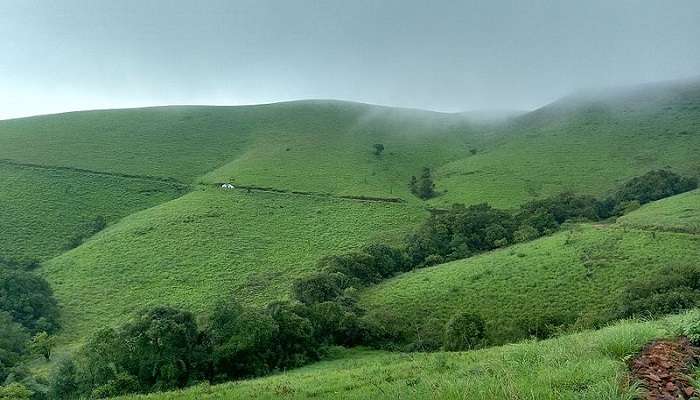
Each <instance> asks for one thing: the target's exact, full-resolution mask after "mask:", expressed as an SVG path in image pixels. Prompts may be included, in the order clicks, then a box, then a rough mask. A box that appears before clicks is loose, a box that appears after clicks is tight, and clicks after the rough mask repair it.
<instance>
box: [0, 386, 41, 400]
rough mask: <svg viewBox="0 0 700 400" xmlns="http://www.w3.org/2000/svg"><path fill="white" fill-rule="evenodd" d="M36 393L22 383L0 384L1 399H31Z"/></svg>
mask: <svg viewBox="0 0 700 400" xmlns="http://www.w3.org/2000/svg"><path fill="white" fill-rule="evenodd" d="M33 394H34V393H33V392H32V391H31V390H29V389H28V388H27V387H26V386H24V385H22V384H21V383H17V382H13V383H10V384H9V385H7V386H0V400H29V399H31V398H32V395H33Z"/></svg>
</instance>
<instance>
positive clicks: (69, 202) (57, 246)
mask: <svg viewBox="0 0 700 400" xmlns="http://www.w3.org/2000/svg"><path fill="white" fill-rule="evenodd" d="M0 181H1V182H2V190H0V205H2V206H1V207H0V226H1V227H2V229H0V257H2V258H19V259H27V258H37V259H40V260H47V259H49V258H51V257H54V256H56V255H59V254H60V253H63V252H64V251H66V246H67V245H68V244H69V242H70V240H71V238H72V237H74V236H75V235H76V234H80V233H82V232H83V231H84V230H85V224H86V223H89V222H90V221H93V220H94V219H95V217H96V216H98V215H101V216H104V217H105V218H106V219H107V221H108V222H110V223H112V222H115V221H117V220H119V219H120V218H122V217H124V216H126V215H129V214H131V213H133V212H136V211H138V210H142V209H145V208H148V207H151V206H153V205H156V204H159V203H162V202H165V201H168V200H171V199H173V198H175V197H177V196H179V195H181V194H182V193H183V191H184V190H185V189H184V188H183V187H182V186H179V185H175V184H170V183H165V182H154V181H148V180H142V179H130V178H123V177H116V176H108V175H94V174H85V173H78V172H74V171H66V170H51V169H42V168H28V167H22V166H17V165H12V164H7V163H0Z"/></svg>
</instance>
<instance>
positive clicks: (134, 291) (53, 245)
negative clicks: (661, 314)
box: [0, 82, 700, 398]
mask: <svg viewBox="0 0 700 400" xmlns="http://www.w3.org/2000/svg"><path fill="white" fill-rule="evenodd" d="M377 143H381V144H383V145H384V146H385V150H384V152H382V153H381V154H379V155H377V154H374V153H373V151H374V149H373V145H374V144H377ZM660 149H662V150H663V151H661V150H660ZM698 154H700V83H697V82H695V83H683V84H679V83H667V84H661V85H655V86H647V87H641V88H634V89H623V90H618V91H615V92H604V93H594V94H591V93H586V94H578V95H575V96H571V97H568V98H564V99H562V100H560V101H557V102H555V103H553V104H551V105H548V106H545V107H543V108H542V109H539V110H536V111H533V112H530V113H525V114H523V115H517V116H514V117H510V118H508V119H506V120H500V121H488V122H484V121H479V122H477V121H472V120H470V119H469V117H468V116H467V115H465V114H444V113H434V112H427V111H419V110H406V109H395V108H390V107H380V106H372V105H366V104H357V103H349V102H340V101H320V100H316V101H299V102H290V103H278V104H268V105H258V106H242V107H207V106H196V107H194V106H175V107H154V108H144V109H128V110H106V111H87V112H75V113H67V114H59V115H49V116H39V117H32V118H22V119H16V120H8V121H0V160H1V161H0V178H2V184H3V187H4V188H3V190H2V191H1V192H0V226H2V227H3V229H2V230H1V231H0V257H10V258H13V257H17V258H38V259H40V260H42V261H44V263H43V266H42V268H41V269H40V270H39V271H38V272H39V273H40V274H41V275H42V276H44V277H45V278H46V279H47V280H48V281H49V282H50V283H51V285H52V286H53V288H54V290H55V292H56V296H57V297H58V299H59V302H60V304H61V307H62V313H63V317H62V318H63V326H64V329H63V332H62V333H61V335H62V338H61V342H62V343H64V344H75V343H79V342H81V341H82V340H83V339H84V338H85V337H86V335H88V334H89V333H90V332H92V331H94V330H95V329H97V328H99V327H102V326H105V325H111V324H114V323H117V322H119V321H122V320H123V319H124V318H125V317H126V316H128V315H129V313H130V312H132V311H134V310H135V309H137V308H140V307H143V306H147V305H153V304H157V303H168V304H173V305H179V306H183V307H186V308H188V309H191V310H193V311H195V312H199V311H203V310H206V309H207V308H208V307H209V306H211V305H212V304H213V303H214V302H216V301H217V300H219V299H221V298H223V297H227V296H235V297H237V298H239V299H240V300H242V301H243V303H246V304H255V305H262V304H265V303H267V302H270V301H273V300H277V299H281V298H286V297H287V296H288V293H289V287H290V283H291V281H292V279H293V278H295V277H297V276H299V275H301V274H303V273H306V272H311V271H313V270H314V268H315V264H316V261H317V260H318V259H319V258H321V257H322V256H324V255H330V254H337V253H340V252H344V251H348V250H351V249H356V248H359V247H361V246H362V245H365V244H368V243H371V242H374V241H388V242H395V241H397V240H398V239H400V238H401V237H402V236H403V235H404V234H405V233H407V232H409V231H410V230H411V229H413V227H415V226H416V225H417V224H419V223H420V222H421V221H422V220H423V219H424V218H425V217H426V216H427V215H428V210H429V209H434V208H441V207H444V206H446V205H448V204H450V203H453V202H461V203H465V204H475V203H481V202H490V203H491V204H493V205H494V206H497V207H504V208H512V207H516V206H518V205H519V204H521V203H523V202H525V201H527V200H530V199H533V198H541V197H544V196H547V195H550V194H554V193H557V192H561V191H563V190H573V191H575V192H578V193H589V194H603V193H606V192H608V191H609V190H611V189H612V188H614V187H615V186H616V185H617V184H619V183H620V182H622V181H623V180H625V179H627V178H629V177H631V176H636V175H641V174H643V173H645V172H647V171H649V170H651V169H657V168H667V169H671V170H674V171H677V172H680V173H684V174H689V175H695V176H697V175H699V174H700V160H699V159H698V157H697V155H698ZM424 166H429V167H431V168H432V169H433V173H434V177H435V179H436V184H437V190H438V192H439V195H438V196H437V197H435V198H433V199H430V200H428V201H421V200H419V199H417V198H416V197H415V196H413V195H412V194H411V193H410V192H409V190H408V187H407V183H408V181H409V179H410V177H411V175H415V174H417V173H418V172H419V171H420V169H421V168H422V167H424ZM224 182H230V183H233V184H234V185H235V186H237V188H236V189H232V190H224V189H223V188H221V187H220V184H221V183H224ZM348 197H360V198H363V197H364V198H365V200H362V199H357V198H355V199H353V198H348ZM370 198H371V200H372V201H368V200H370ZM697 202H698V201H697V191H696V192H694V194H685V195H682V196H678V197H677V198H673V199H667V200H663V201H662V202H659V203H655V204H650V205H647V206H644V207H642V208H641V209H640V210H638V211H636V212H635V213H633V214H630V215H628V216H625V217H624V218H621V219H620V221H618V222H617V223H616V224H614V225H580V226H572V227H570V229H567V230H564V231H562V232H560V233H557V234H555V235H553V236H550V237H545V238H541V239H539V240H536V241H533V242H529V243H523V244H520V245H516V246H513V247H510V248H506V249H502V250H498V251H495V252H492V253H488V254H483V255H480V256H477V257H474V258H470V259H466V260H459V261H455V262H452V263H448V264H445V265H440V266H436V267H432V268H427V269H424V270H420V271H416V272H410V273H407V274H403V275H401V276H397V277H395V278H393V279H391V280H388V281H386V282H383V283H382V284H380V285H377V286H375V287H371V288H369V289H368V290H366V291H364V292H363V293H362V298H361V301H362V304H363V305H364V306H365V307H366V308H367V309H368V310H370V313H371V314H373V315H376V316H378V317H380V318H383V319H385V320H386V321H389V322H390V323H391V324H392V325H393V326H394V327H396V328H397V329H398V330H400V331H401V332H402V333H403V334H404V336H405V337H406V340H408V341H410V340H412V338H413V336H414V335H415V334H416V333H419V334H421V335H423V334H427V335H428V336H430V335H435V334H437V333H436V332H438V331H441V328H442V325H443V324H444V322H445V320H446V319H448V318H450V317H451V316H452V315H453V314H454V312H455V311H457V310H463V309H470V310H475V311H478V312H479V313H483V314H484V315H485V316H488V319H487V329H488V332H489V333H488V335H489V339H490V340H491V341H492V342H493V343H506V342H510V341H514V340H519V339H522V338H523V337H524V336H526V334H525V332H524V325H525V324H527V323H528V320H527V319H525V318H523V315H528V317H529V318H540V317H541V318H550V317H554V318H564V319H566V321H567V322H570V323H571V324H573V325H575V326H577V327H588V326H592V325H594V324H595V323H596V322H598V321H599V320H600V319H602V317H603V316H604V315H605V313H607V312H609V311H610V310H611V309H613V308H614V307H615V306H616V305H617V300H618V296H619V294H620V293H621V291H622V290H623V289H624V288H625V286H626V285H627V284H628V283H629V282H631V281H632V280H633V279H634V278H636V277H644V276H652V275H653V274H654V273H658V272H659V271H661V270H662V268H664V267H666V266H667V265H669V264H673V265H690V264H694V265H696V264H697V262H698V257H700V255H698V254H695V253H693V252H688V251H687V249H693V248H697V247H698V245H699V244H700V243H699V242H698V236H697V232H696V226H695V225H697V221H696V220H697V218H694V216H695V215H698V213H697V212H696V210H697ZM98 216H103V217H105V218H106V220H107V222H108V226H107V228H106V229H104V230H103V231H101V232H99V233H97V234H96V235H95V236H93V237H91V238H89V239H87V240H86V241H85V242H84V243H83V244H82V245H80V246H78V247H77V248H74V249H70V250H69V249H67V243H70V241H71V238H72V237H74V236H75V235H76V233H78V234H80V233H81V232H84V231H85V224H86V223H89V222H90V221H91V220H93V219H94V218H96V217H98ZM6 227H9V228H6ZM436 327H438V328H439V329H438V328H436ZM523 346H526V345H523ZM527 346H530V345H527ZM527 346H526V347H523V349H527V348H528V347H527ZM532 346H534V345H532ZM494 351H496V350H494ZM523 351H530V350H523ZM486 352H488V351H486ZM482 354H487V353H482ZM494 354H495V353H494ZM375 356H376V357H378V358H377V360H378V361H377V362H379V363H380V364H381V363H384V362H392V361H382V360H394V359H393V358H392V357H395V355H371V356H370V358H373V357H375ZM552 356H553V357H555V356H556V355H555V354H553V355H552ZM385 357H386V358H385ZM425 357H427V358H430V357H432V356H425ZM436 357H437V356H436ZM465 357H471V356H465ZM606 362H607V361H606ZM339 363H340V364H338V365H343V364H342V362H339ZM609 365H613V364H609ZM319 368H320V367H319ZM402 368H403V367H402ZM508 368H510V367H508ZM618 368H619V365H618V364H614V365H613V367H611V369H610V370H609V372H610V373H611V374H615V373H617V372H615V371H619V369H618ZM270 379H273V380H272V381H271V382H276V381H274V379H277V378H270ZM450 379H451V378H450ZM533 379H534V378H533ZM523 384H526V383H523ZM527 384H529V383H527ZM275 385H277V383H275ZM591 387H593V386H591ZM460 388H461V386H460ZM280 390H286V389H284V388H282V389H280ZM484 390H486V389H484ZM592 390H593V389H592ZM595 390H598V389H595ZM299 393H303V392H299ZM592 393H597V392H592ZM363 395H364V394H363ZM358 396H359V395H358ZM358 398H362V397H358Z"/></svg>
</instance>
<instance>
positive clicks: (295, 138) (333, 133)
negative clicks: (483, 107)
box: [0, 101, 478, 196]
mask: <svg viewBox="0 0 700 400" xmlns="http://www.w3.org/2000/svg"><path fill="white" fill-rule="evenodd" d="M474 132H475V129H474V128H472V127H471V126H470V125H469V124H468V123H467V121H466V120H465V119H464V117H462V116H459V115H449V114H439V113H432V112H427V111H425V112H424V111H412V110H400V109H392V108H388V107H378V106H369V105H364V104H357V103H348V102H337V101H301V102H290V103H279V104H270V105H259V106H242V107H155V108H143V109H131V110H110V111H91V112H78V113H68V114H59V115H51V116H41V117H33V118H23V119H16V120H9V121H2V122H0V159H11V160H13V161H17V162H25V163H38V164H43V165H52V166H67V167H74V168H83V169H89V170H95V171H103V172H112V173H124V174H132V175H146V176H156V177H169V178H175V179H178V180H181V181H186V182H195V181H198V180H199V178H200V177H201V176H203V175H204V176H205V179H204V180H205V181H206V182H209V183H211V182H220V181H229V180H235V181H236V182H240V183H245V184H253V185H259V186H274V187H277V188H280V189H295V190H305V191H315V192H329V193H340V194H364V195H378V194H381V195H386V196H390V195H392V194H393V195H397V194H406V189H405V187H406V185H407V182H408V178H409V177H410V175H411V174H415V173H417V172H418V171H419V170H420V168H421V167H422V166H423V165H439V164H442V163H444V162H446V161H448V160H453V159H457V158H459V157H461V156H464V155H465V154H468V150H469V149H470V148H471V147H473V146H475V144H474V143H475V142H476V141H477V140H478V138H477V137H476V135H475V134H474ZM374 143H384V144H385V145H386V151H385V153H384V154H383V155H382V156H375V155H373V154H372V151H373V147H372V146H373V144H374Z"/></svg>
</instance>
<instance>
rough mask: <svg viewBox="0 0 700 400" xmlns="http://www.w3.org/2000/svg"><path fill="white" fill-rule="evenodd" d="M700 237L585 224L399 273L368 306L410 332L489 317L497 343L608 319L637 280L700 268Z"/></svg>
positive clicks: (367, 295) (437, 335) (370, 293)
mask: <svg viewBox="0 0 700 400" xmlns="http://www.w3.org/2000/svg"><path fill="white" fill-rule="evenodd" d="M697 248H700V236H696V235H688V234H681V233H670V232H648V231H643V230H629V229H623V228H620V227H618V226H607V227H604V226H589V225H583V226H578V227H574V228H572V229H570V230H567V231H563V232H560V233H557V234H555V235H553V236H550V237H545V238H541V239H538V240H535V241H533V242H528V243H524V244H520V245H515V246H512V247H509V248H505V249H502V250H497V251H494V252H490V253H486V254H483V255H480V256H476V257H472V258H468V259H464V260H459V261H454V262H451V263H447V264H442V265H438V266H435V267H430V268H425V269H421V270H416V271H414V272H410V273H406V274H402V275H399V276H398V277H396V278H393V279H390V280H388V281H385V282H383V283H381V284H379V285H377V286H374V287H371V288H369V289H367V290H366V291H365V292H364V293H363V295H362V304H363V305H364V306H365V307H366V308H367V309H368V310H371V313H372V314H373V315H375V316H377V318H379V319H381V320H384V321H386V322H388V325H389V326H391V327H392V328H393V329H396V330H397V331H398V332H400V333H402V334H403V336H404V337H405V338H406V339H405V340H406V341H407V342H410V341H413V340H415V339H416V338H419V337H420V338H421V339H423V340H425V339H432V340H435V341H438V343H439V341H440V339H441V335H442V332H443V327H444V325H445V323H446V322H447V321H448V320H449V319H450V318H451V317H452V316H453V315H454V314H455V313H457V312H458V311H464V310H466V311H469V312H473V313H476V314H479V315H481V316H482V318H484V319H485V322H486V331H487V332H486V334H487V338H488V339H489V342H490V343H495V344H498V343H506V342H512V341H515V340H518V339H522V338H524V337H527V336H528V333H527V328H528V326H530V325H532V323H533V321H537V320H544V319H546V318H552V317H553V318H557V319H560V320H563V321H565V322H569V323H575V325H577V326H579V327H590V326H592V325H593V324H594V323H597V322H599V321H601V320H606V319H607V318H608V316H609V313H610V312H611V311H614V310H615V308H616V307H617V306H618V304H619V296H620V295H621V293H622V291H623V290H624V289H625V287H626V286H627V285H628V284H629V283H630V282H632V281H634V280H637V279H640V278H642V277H652V276H654V274H657V273H659V272H660V271H662V269H663V268H665V267H667V266H671V265H690V266H696V265H698V262H700V253H697V252H693V251H688V250H689V249H697Z"/></svg>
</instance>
